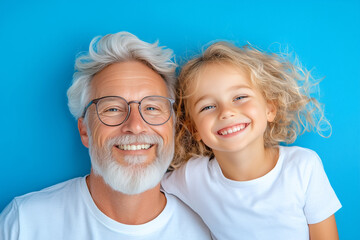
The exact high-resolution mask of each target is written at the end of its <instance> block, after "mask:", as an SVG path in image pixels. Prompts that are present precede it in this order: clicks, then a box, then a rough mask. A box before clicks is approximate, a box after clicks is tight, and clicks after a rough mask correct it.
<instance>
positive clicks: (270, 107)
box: [266, 101, 277, 122]
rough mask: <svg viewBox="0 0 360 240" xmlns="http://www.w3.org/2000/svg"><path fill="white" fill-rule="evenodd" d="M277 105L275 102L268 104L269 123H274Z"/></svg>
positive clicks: (267, 116) (267, 115)
mask: <svg viewBox="0 0 360 240" xmlns="http://www.w3.org/2000/svg"><path fill="white" fill-rule="evenodd" d="M276 112H277V109H276V105H275V103H274V102H273V101H269V102H268V103H267V108H266V118H267V121H268V122H273V121H274V119H275V117H276Z"/></svg>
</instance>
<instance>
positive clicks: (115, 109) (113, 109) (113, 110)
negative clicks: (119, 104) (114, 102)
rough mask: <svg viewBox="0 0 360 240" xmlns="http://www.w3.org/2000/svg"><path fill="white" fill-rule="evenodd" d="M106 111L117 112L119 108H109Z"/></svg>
mask: <svg viewBox="0 0 360 240" xmlns="http://www.w3.org/2000/svg"><path fill="white" fill-rule="evenodd" d="M106 111H107V112H117V111H119V109H117V108H109V109H107V110H106Z"/></svg>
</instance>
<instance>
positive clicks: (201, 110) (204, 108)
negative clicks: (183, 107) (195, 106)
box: [200, 106, 215, 112]
mask: <svg viewBox="0 0 360 240" xmlns="http://www.w3.org/2000/svg"><path fill="white" fill-rule="evenodd" d="M213 108H215V106H206V107H203V108H201V109H200V112H203V111H206V110H210V109H213Z"/></svg>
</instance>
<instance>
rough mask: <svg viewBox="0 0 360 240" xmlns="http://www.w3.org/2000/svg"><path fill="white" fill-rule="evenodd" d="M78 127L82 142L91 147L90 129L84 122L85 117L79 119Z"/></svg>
mask: <svg viewBox="0 0 360 240" xmlns="http://www.w3.org/2000/svg"><path fill="white" fill-rule="evenodd" d="M78 129H79V133H80V138H81V142H82V144H83V145H84V146H85V147H87V148H89V135H88V130H87V127H86V124H85V122H84V118H79V119H78Z"/></svg>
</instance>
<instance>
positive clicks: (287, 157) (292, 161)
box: [279, 146, 323, 172]
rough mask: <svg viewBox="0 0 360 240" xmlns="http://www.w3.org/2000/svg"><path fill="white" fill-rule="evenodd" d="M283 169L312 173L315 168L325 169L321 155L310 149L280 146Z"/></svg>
mask: <svg viewBox="0 0 360 240" xmlns="http://www.w3.org/2000/svg"><path fill="white" fill-rule="evenodd" d="M279 149H280V157H279V159H280V158H281V159H282V162H283V163H282V165H283V169H285V170H286V169H297V171H301V172H303V171H306V172H311V171H312V170H313V169H314V168H323V165H322V162H321V159H320V157H319V155H318V154H317V153H316V152H315V151H313V150H311V149H308V148H303V147H298V146H290V147H289V146H280V147H279Z"/></svg>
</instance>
